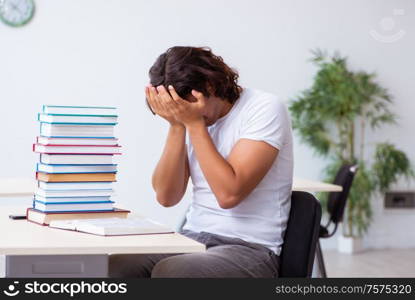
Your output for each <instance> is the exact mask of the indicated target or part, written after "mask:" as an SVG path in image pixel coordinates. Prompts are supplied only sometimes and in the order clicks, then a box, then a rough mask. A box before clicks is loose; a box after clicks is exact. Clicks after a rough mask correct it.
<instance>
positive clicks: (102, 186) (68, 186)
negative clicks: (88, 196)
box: [38, 181, 112, 191]
mask: <svg viewBox="0 0 415 300" xmlns="http://www.w3.org/2000/svg"><path fill="white" fill-rule="evenodd" d="M38 184H39V188H41V189H43V190H47V191H61V190H64V191H66V190H111V189H112V182H44V181H38Z"/></svg>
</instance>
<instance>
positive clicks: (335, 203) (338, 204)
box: [327, 165, 357, 224]
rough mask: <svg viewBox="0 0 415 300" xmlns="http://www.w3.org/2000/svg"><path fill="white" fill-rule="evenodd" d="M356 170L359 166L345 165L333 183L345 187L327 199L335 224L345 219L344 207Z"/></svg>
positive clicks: (332, 193)
mask: <svg viewBox="0 0 415 300" xmlns="http://www.w3.org/2000/svg"><path fill="white" fill-rule="evenodd" d="M356 171H357V166H355V165H343V166H342V167H341V168H340V169H339V171H338V172H337V175H336V178H335V179H334V182H333V184H337V185H340V186H342V187H343V190H342V191H341V192H331V193H330V194H329V197H328V201H327V211H328V213H329V215H330V220H329V221H332V222H333V223H334V224H337V223H339V222H341V221H342V220H343V213H344V208H345V207H346V201H347V197H348V196H349V192H350V187H351V186H352V182H353V178H354V175H355V174H356Z"/></svg>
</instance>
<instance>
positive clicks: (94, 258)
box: [0, 178, 342, 277]
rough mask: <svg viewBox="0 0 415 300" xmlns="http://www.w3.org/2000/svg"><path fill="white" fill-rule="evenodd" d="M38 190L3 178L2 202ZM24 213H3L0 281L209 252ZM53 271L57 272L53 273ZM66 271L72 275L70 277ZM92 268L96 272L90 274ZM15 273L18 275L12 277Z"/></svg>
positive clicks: (176, 237)
mask: <svg viewBox="0 0 415 300" xmlns="http://www.w3.org/2000/svg"><path fill="white" fill-rule="evenodd" d="M35 186H36V185H35V180H33V179H22V178H11V179H1V178H0V197H1V196H22V195H32V194H33V192H34V189H35ZM293 190H294V191H308V192H339V191H341V190H342V187H341V186H338V185H333V184H328V183H324V182H318V181H312V180H306V179H301V178H294V180H293ZM25 209H26V207H11V206H3V209H1V210H0V228H2V236H1V238H0V277H4V276H10V277H25V275H26V276H33V277H35V276H34V274H33V270H34V269H36V268H37V269H39V270H40V271H39V272H40V273H38V274H35V275H36V276H37V275H38V277H59V276H60V277H88V276H89V277H103V276H105V274H106V271H107V266H108V258H107V254H111V253H125V254H127V253H135V254H147V253H192V252H203V251H204V250H205V246H204V245H203V244H200V243H198V242H196V241H193V240H191V239H189V238H186V237H184V236H182V235H180V234H178V233H174V234H158V235H134V236H117V237H102V236H96V235H90V234H86V233H79V232H72V231H65V230H60V229H53V228H49V227H46V226H40V225H37V224H33V223H30V222H27V221H26V220H11V219H9V218H8V215H9V214H11V213H20V214H21V213H23V212H25ZM42 263H43V265H42ZM7 267H9V268H7ZM50 268H52V269H53V268H54V269H53V270H52V271H50ZM62 269H66V270H69V271H68V272H67V273H65V272H62V271H61V270H62ZM91 269H92V270H93V271H92V272H89V273H88V272H86V271H85V270H91ZM3 270H6V272H4V271H3ZM7 270H9V271H7ZM14 270H17V271H18V273H7V272H12V271H14ZM48 271H49V273H48ZM3 272H4V273H3Z"/></svg>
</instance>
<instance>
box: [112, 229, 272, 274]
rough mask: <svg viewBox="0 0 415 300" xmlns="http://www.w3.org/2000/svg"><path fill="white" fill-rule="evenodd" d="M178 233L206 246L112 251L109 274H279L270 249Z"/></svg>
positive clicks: (189, 233)
mask: <svg viewBox="0 0 415 300" xmlns="http://www.w3.org/2000/svg"><path fill="white" fill-rule="evenodd" d="M180 233H181V234H183V235H185V236H187V237H189V238H191V239H193V240H196V241H198V242H200V243H202V244H205V245H206V252H202V253H191V254H115V255H111V256H110V261H109V276H110V277H140V278H145V277H153V278H157V277H159V278H169V277H170V278H226V277H228V278H231V277H251V278H261V277H262V278H266V277H268V278H272V277H278V270H279V265H280V261H279V257H278V256H277V255H276V254H275V253H274V252H273V251H272V250H270V249H268V248H266V247H264V246H262V245H258V244H253V243H248V242H245V241H243V240H241V239H238V238H229V237H224V236H220V235H217V234H212V233H208V232H200V233H196V232H192V231H188V230H184V231H181V232H180Z"/></svg>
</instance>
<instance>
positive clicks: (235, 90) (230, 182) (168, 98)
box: [110, 47, 293, 277]
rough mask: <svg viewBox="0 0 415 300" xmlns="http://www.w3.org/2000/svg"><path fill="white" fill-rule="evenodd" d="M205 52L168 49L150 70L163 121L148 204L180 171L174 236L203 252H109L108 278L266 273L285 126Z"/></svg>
mask: <svg viewBox="0 0 415 300" xmlns="http://www.w3.org/2000/svg"><path fill="white" fill-rule="evenodd" d="M237 79H238V74H237V73H236V72H235V71H234V70H232V69H231V68H229V67H228V66H227V65H226V64H225V63H224V62H223V60H222V58H221V57H219V56H216V55H214V54H213V53H212V52H211V51H210V50H209V49H206V48H194V47H173V48H170V49H168V50H167V51H166V52H165V53H163V54H162V55H161V56H160V57H159V58H158V59H157V61H156V62H155V63H154V65H153V66H152V68H151V69H150V82H151V85H149V86H147V87H146V88H145V93H146V99H147V102H148V104H149V106H150V108H151V110H152V111H153V112H154V113H155V114H157V115H159V116H160V117H162V118H164V119H165V120H166V121H167V122H169V123H170V129H169V133H168V136H167V140H166V144H165V147H164V151H163V154H162V156H161V158H160V161H159V162H158V164H157V167H156V169H155V171H154V174H153V180H152V183H153V188H154V190H155V192H156V195H157V201H158V202H159V203H160V204H161V205H163V206H165V207H169V206H173V205H176V204H177V203H179V201H180V200H181V199H182V197H183V195H184V193H185V191H186V187H187V183H188V181H189V177H191V179H192V182H193V199H192V203H191V206H190V209H189V211H188V213H187V215H186V223H185V225H184V227H183V230H182V232H181V233H182V234H184V235H186V236H188V237H189V238H192V239H195V240H197V241H199V242H201V243H204V244H205V245H206V248H207V251H206V252H205V253H195V254H180V255H169V254H162V255H113V256H111V258H110V276H114V277H120V276H125V277H136V276H138V277H150V276H151V277H276V276H278V269H279V254H280V251H281V245H282V243H283V236H284V232H285V228H286V223H287V219H288V215H289V210H290V196H291V185H292V173H293V149H292V133H291V123H290V119H289V116H288V112H287V110H286V108H285V106H284V105H283V103H282V102H281V101H280V100H279V99H278V98H277V97H275V96H274V95H272V94H268V93H265V92H261V91H258V90H252V89H247V88H243V89H242V88H241V87H240V86H239V85H238V83H237Z"/></svg>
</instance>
